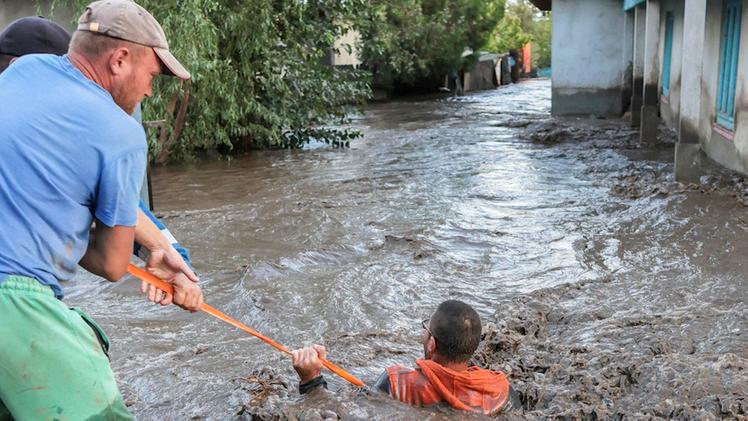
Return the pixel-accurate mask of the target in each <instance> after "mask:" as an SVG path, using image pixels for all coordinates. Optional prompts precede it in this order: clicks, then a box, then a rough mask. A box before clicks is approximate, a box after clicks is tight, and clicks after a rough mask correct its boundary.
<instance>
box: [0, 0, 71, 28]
mask: <svg viewBox="0 0 748 421" xmlns="http://www.w3.org/2000/svg"><path fill="white" fill-rule="evenodd" d="M36 3H37V2H36V0H0V31H2V30H3V29H5V27H6V26H8V25H9V24H10V23H11V22H13V21H14V20H16V19H18V18H22V17H26V16H38V15H39V11H38V10H37V7H36ZM39 4H40V5H41V14H42V16H44V17H46V18H48V19H49V18H50V6H51V4H52V0H39ZM80 13H82V11H81V12H79V13H73V11H72V10H71V9H70V8H67V7H65V8H57V10H55V13H54V15H53V16H52V20H53V21H55V22H57V23H59V24H60V25H62V27H63V28H65V29H67V30H68V31H70V32H71V33H72V32H73V31H74V30H75V27H74V26H73V23H72V22H73V19H77V17H78V15H80Z"/></svg>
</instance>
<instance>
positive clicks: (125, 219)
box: [94, 148, 146, 227]
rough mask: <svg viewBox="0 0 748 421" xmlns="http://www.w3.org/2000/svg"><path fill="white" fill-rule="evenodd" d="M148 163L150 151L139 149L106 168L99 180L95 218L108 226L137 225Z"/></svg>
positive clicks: (107, 165)
mask: <svg viewBox="0 0 748 421" xmlns="http://www.w3.org/2000/svg"><path fill="white" fill-rule="evenodd" d="M145 162H146V148H142V149H140V148H139V149H136V150H134V151H132V152H129V153H126V154H123V155H122V156H120V157H119V158H117V159H115V160H113V161H111V162H109V163H108V164H106V165H105V166H104V168H103V170H102V172H101V180H99V189H98V195H97V198H96V212H95V213H94V215H95V216H96V218H97V219H99V220H100V221H101V222H103V223H104V224H105V225H107V226H109V227H114V226H116V225H121V226H125V227H133V226H135V225H137V223H138V201H139V198H140V194H139V193H140V186H141V185H142V183H143V176H144V174H145Z"/></svg>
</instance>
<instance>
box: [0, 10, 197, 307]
mask: <svg viewBox="0 0 748 421" xmlns="http://www.w3.org/2000/svg"><path fill="white" fill-rule="evenodd" d="M70 38H71V35H70V33H69V32H68V31H67V30H65V28H63V27H62V26H60V25H58V24H56V23H54V22H52V21H50V20H47V19H45V18H44V17H42V16H29V17H25V18H20V19H17V20H15V21H13V22H12V23H11V24H10V25H8V26H7V27H6V28H5V29H3V31H2V32H0V74H2V73H3V71H5V69H7V68H8V67H9V66H10V65H11V64H12V63H13V62H14V61H16V60H17V59H18V58H19V57H22V56H25V55H28V54H54V55H58V56H62V55H65V54H66V53H67V51H68V45H69V44H70ZM136 120H137V121H138V122H140V120H139V119H136ZM138 206H139V208H140V212H139V216H138V225H139V226H140V229H138V228H136V229H135V245H134V247H133V254H134V255H135V256H137V257H139V258H141V259H142V260H143V261H144V262H147V261H148V259H149V258H150V250H148V249H147V248H146V247H143V246H142V244H141V243H146V244H154V243H155V244H160V245H162V246H164V245H165V243H164V241H166V242H168V243H170V244H171V245H172V246H174V248H175V249H176V251H177V253H179V254H180V255H181V256H182V258H183V259H184V261H185V262H186V263H187V265H188V266H189V269H190V270H193V269H192V265H191V264H190V251H189V250H188V249H186V248H184V247H182V246H181V245H180V244H179V242H178V241H177V240H176V238H174V236H173V235H172V234H171V232H169V229H168V228H166V226H165V225H164V224H163V223H162V222H161V221H160V220H159V219H158V218H156V216H155V215H153V213H152V212H151V210H150V209H149V208H148V207H147V206H146V205H145V203H143V200H140V202H139V203H138ZM154 225H155V227H154ZM138 240H140V241H138ZM180 270H181V269H180ZM187 272H189V271H187ZM189 280H190V278H189V277H188V275H187V274H186V273H179V274H178V275H177V278H176V279H175V281H174V282H176V283H177V284H180V283H186V282H188V281H189ZM192 280H193V281H196V278H192ZM141 291H143V292H144V293H145V292H147V293H148V299H149V300H150V301H153V302H155V303H157V304H161V305H164V306H166V305H169V304H171V303H172V302H174V304H176V305H178V306H180V307H182V308H184V309H186V310H191V311H194V310H195V309H197V308H199V304H200V302H199V294H191V295H189V294H186V293H181V291H180V293H179V295H178V296H177V299H176V300H173V296H172V295H171V294H166V293H164V292H163V291H161V290H159V289H158V288H156V287H153V286H150V287H149V286H148V284H147V283H146V282H145V281H143V282H142V284H141Z"/></svg>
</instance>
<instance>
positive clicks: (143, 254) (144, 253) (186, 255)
mask: <svg viewBox="0 0 748 421" xmlns="http://www.w3.org/2000/svg"><path fill="white" fill-rule="evenodd" d="M138 206H139V207H140V210H142V211H143V213H144V214H145V216H147V217H148V219H150V220H151V221H153V223H154V224H156V227H158V229H159V230H161V234H163V235H164V237H166V239H167V240H169V242H170V243H171V245H172V246H174V248H175V249H177V252H178V253H179V255H180V256H182V259H184V261H185V263H187V266H189V267H190V269H192V270H195V268H193V267H192V264H191V263H190V250H189V249H186V248H184V247H182V246H181V245H180V244H179V242H178V241H177V239H176V238H174V236H173V235H172V234H171V232H169V229H168V228H166V225H164V223H163V222H161V220H160V219H158V218H156V216H155V215H154V214H153V212H151V210H150V209H148V206H146V204H145V203H143V201H142V200H141V201H140V203H139V204H138ZM132 253H133V254H134V255H135V256H137V257H139V258H141V259H143V261H144V262H145V261H146V260H148V254H149V252H148V250H146V249H145V247H143V246H142V245H140V243H138V242H137V241H136V242H135V245H134V246H133V251H132Z"/></svg>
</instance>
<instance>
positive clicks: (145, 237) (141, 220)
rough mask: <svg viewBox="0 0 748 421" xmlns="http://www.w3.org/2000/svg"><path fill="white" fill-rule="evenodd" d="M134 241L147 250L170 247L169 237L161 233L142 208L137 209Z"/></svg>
mask: <svg viewBox="0 0 748 421" xmlns="http://www.w3.org/2000/svg"><path fill="white" fill-rule="evenodd" d="M135 241H137V242H138V243H140V245H142V246H143V247H145V248H146V249H148V250H164V249H166V248H167V247H171V242H170V241H169V239H168V238H166V237H165V236H164V235H163V234H162V233H161V230H160V229H159V228H158V227H157V226H156V224H155V223H154V222H153V221H151V219H150V218H149V217H148V216H147V215H146V214H145V213H144V212H143V211H142V210H138V225H137V226H136V227H135Z"/></svg>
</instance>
